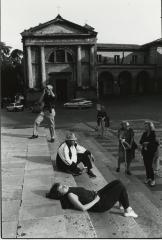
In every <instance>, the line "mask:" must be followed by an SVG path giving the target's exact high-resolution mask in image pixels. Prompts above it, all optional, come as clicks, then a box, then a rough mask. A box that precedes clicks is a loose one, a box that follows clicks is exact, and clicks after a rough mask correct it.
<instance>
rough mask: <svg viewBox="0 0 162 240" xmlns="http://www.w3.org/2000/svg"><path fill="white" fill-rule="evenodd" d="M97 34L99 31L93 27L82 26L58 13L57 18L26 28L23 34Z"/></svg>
mask: <svg viewBox="0 0 162 240" xmlns="http://www.w3.org/2000/svg"><path fill="white" fill-rule="evenodd" d="M82 34H88V35H96V34H97V33H96V32H95V31H93V30H92V29H89V28H86V27H83V26H80V25H78V24H75V23H73V22H70V21H68V20H65V19H63V18H62V17H61V16H60V15H58V16H57V17H56V18H55V19H53V20H51V21H49V22H46V23H44V24H39V25H38V26H36V27H34V28H30V29H28V30H25V31H24V32H23V33H22V35H33V36H46V35H48V36H50V35H53V36H54V35H55V36H57V35H82Z"/></svg>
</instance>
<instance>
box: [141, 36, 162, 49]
mask: <svg viewBox="0 0 162 240" xmlns="http://www.w3.org/2000/svg"><path fill="white" fill-rule="evenodd" d="M157 45H160V46H162V38H158V39H156V40H154V41H152V42H149V43H145V44H143V45H142V46H141V47H150V46H157Z"/></svg>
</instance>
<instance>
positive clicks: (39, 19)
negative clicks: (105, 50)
mask: <svg viewBox="0 0 162 240" xmlns="http://www.w3.org/2000/svg"><path fill="white" fill-rule="evenodd" d="M58 13H59V14H60V15H61V16H62V17H63V18H64V19H67V20H69V21H71V22H74V23H77V24H79V25H81V26H83V25H84V24H85V23H87V24H89V25H90V26H92V27H94V28H95V31H96V32H98V35H97V39H98V40H97V42H98V43H128V44H144V43H147V42H151V41H153V40H156V39H158V38H160V37H161V0H1V41H2V42H5V43H6V45H9V46H11V47H12V49H15V48H18V49H21V50H22V42H21V35H20V33H21V32H23V31H24V30H25V29H29V28H30V27H34V26H36V25H38V24H39V23H45V22H47V21H50V20H52V19H54V18H55V17H56V16H57V15H58Z"/></svg>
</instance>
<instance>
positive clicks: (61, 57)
mask: <svg viewBox="0 0 162 240" xmlns="http://www.w3.org/2000/svg"><path fill="white" fill-rule="evenodd" d="M56 62H60V63H63V62H65V51H64V50H57V51H56Z"/></svg>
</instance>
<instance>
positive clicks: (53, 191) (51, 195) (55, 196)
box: [46, 183, 62, 200]
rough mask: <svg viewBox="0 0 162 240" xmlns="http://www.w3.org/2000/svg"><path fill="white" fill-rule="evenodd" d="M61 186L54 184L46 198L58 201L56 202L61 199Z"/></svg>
mask: <svg viewBox="0 0 162 240" xmlns="http://www.w3.org/2000/svg"><path fill="white" fill-rule="evenodd" d="M59 186H60V183H54V184H53V186H52V187H51V189H50V191H49V193H47V194H46V197H47V198H51V199H56V200H58V199H60V198H61V196H62V195H61V193H60V192H59V191H58V187H59Z"/></svg>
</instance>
